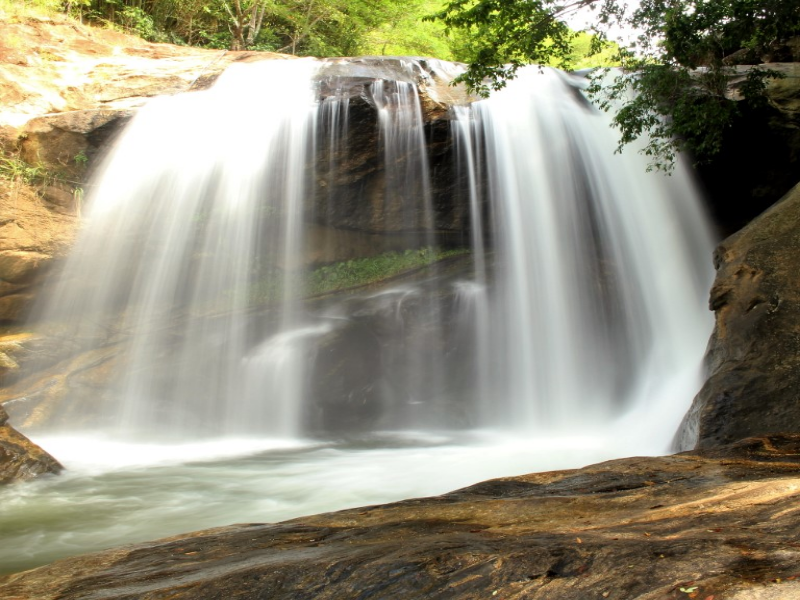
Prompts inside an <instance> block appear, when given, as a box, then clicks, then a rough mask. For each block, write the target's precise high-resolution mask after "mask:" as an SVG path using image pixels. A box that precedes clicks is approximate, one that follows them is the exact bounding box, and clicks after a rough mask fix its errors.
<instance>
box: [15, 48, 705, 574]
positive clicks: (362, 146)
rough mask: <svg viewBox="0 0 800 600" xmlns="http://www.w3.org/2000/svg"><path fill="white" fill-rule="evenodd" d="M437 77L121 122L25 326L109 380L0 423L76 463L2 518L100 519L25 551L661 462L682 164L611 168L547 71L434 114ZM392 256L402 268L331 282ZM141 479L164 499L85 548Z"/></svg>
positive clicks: (208, 95)
mask: <svg viewBox="0 0 800 600" xmlns="http://www.w3.org/2000/svg"><path fill="white" fill-rule="evenodd" d="M432 64H433V63H429V64H428V65H427V67H426V65H425V64H424V63H420V62H417V61H411V60H405V59H404V60H397V59H395V60H394V61H387V62H386V63H381V62H380V61H373V62H372V63H371V64H370V65H366V66H365V64H364V63H362V62H359V61H351V63H347V62H346V61H331V62H321V61H314V60H292V61H268V62H263V63H255V64H249V65H238V66H237V67H235V68H231V69H229V70H228V72H226V73H225V75H224V76H223V77H221V78H220V80H219V81H218V82H217V84H216V85H215V86H214V87H213V88H212V89H210V90H208V91H203V92H195V93H191V94H186V95H183V96H179V97H174V98H166V99H157V100H154V101H152V102H151V103H150V104H148V106H147V107H145V108H144V109H142V110H141V111H140V112H139V114H138V115H137V116H136V118H135V119H134V120H133V121H132V123H131V124H130V126H129V127H128V129H127V131H126V132H125V134H124V136H123V137H122V138H121V139H120V140H119V142H118V143H117V145H116V146H115V148H114V149H113V151H112V152H111V153H110V154H109V156H108V157H107V159H106V160H105V162H104V164H103V166H102V168H101V169H100V171H99V173H98V176H97V179H96V181H95V184H94V186H93V190H92V192H91V195H90V198H89V199H88V202H87V224H86V228H85V230H84V231H83V232H82V234H81V237H80V240H79V242H78V244H77V245H76V248H75V250H74V252H73V255H72V256H71V257H70V259H69V261H68V262H67V264H66V265H65V267H64V269H63V271H62V273H61V274H60V276H59V277H58V280H57V281H56V282H54V284H53V285H52V287H51V288H50V290H49V291H48V292H47V302H46V304H45V305H44V306H42V307H40V310H39V311H38V313H37V321H38V322H40V323H41V326H42V328H43V329H44V328H45V327H49V328H50V329H49V330H48V331H51V332H53V333H51V335H52V336H54V337H59V338H61V339H64V340H67V341H68V343H69V346H70V350H71V351H72V352H73V353H76V352H77V353H80V352H82V353H83V355H84V356H85V357H87V358H86V359H85V360H84V362H82V363H81V362H79V363H78V364H79V366H80V368H81V370H84V367H86V368H95V367H97V366H98V365H101V366H102V369H101V371H100V374H99V375H98V378H97V379H91V380H90V383H91V385H90V386H88V387H87V386H86V385H84V386H83V387H80V386H78V387H74V388H69V386H67V388H66V389H65V390H62V391H63V393H62V395H61V397H59V398H58V399H57V402H56V401H54V400H52V398H53V395H52V394H51V393H50V392H48V393H47V394H40V395H39V396H35V395H34V394H32V395H31V399H30V401H31V402H37V401H39V402H40V403H39V405H37V406H35V407H34V408H30V407H28V408H25V410H20V409H19V408H17V404H19V405H22V406H23V407H24V405H25V404H26V402H25V401H22V400H21V401H20V402H19V403H15V405H14V406H9V410H10V412H12V416H13V414H14V410H18V411H19V414H23V413H24V412H26V411H27V412H30V413H33V414H34V415H35V416H37V417H39V418H42V419H43V420H44V423H43V424H41V425H40V426H39V429H38V430H37V429H31V430H30V431H31V432H33V434H34V435H33V437H34V439H35V440H36V441H39V443H41V444H42V445H43V446H45V448H47V449H49V450H50V451H51V452H52V453H54V454H55V455H56V456H57V457H58V458H60V459H61V460H62V461H64V462H65V463H66V465H67V467H68V468H70V470H69V471H68V472H67V474H66V475H64V476H62V477H60V478H58V479H53V480H44V481H43V482H35V483H32V484H26V485H25V486H16V487H15V490H14V491H9V492H4V493H7V494H10V496H9V497H8V498H5V497H4V499H3V500H2V501H0V506H3V507H4V508H3V510H5V511H10V512H7V513H6V514H5V515H3V514H2V513H0V525H4V524H9V523H12V522H14V523H19V522H25V519H26V515H34V517H31V518H32V519H34V518H35V515H36V514H37V513H38V512H39V511H41V510H50V509H51V508H53V506H52V505H51V504H48V502H55V500H53V498H55V497H58V498H59V499H60V500H59V502H62V503H63V502H65V498H69V499H70V500H68V501H67V502H74V503H75V505H76V506H77V505H79V506H94V507H95V510H94V511H93V512H94V514H95V515H96V516H98V517H97V518H99V519H100V522H98V523H93V524H92V525H81V526H80V527H81V528H80V530H77V529H75V527H76V526H75V525H74V524H73V523H72V522H70V523H66V522H62V523H60V524H59V525H56V526H53V529H52V530H47V531H43V530H42V529H41V528H40V529H37V531H38V532H39V533H38V534H36V535H40V536H44V537H45V538H46V539H47V540H48V543H46V544H38V545H39V546H47V547H48V548H49V551H50V552H52V553H51V554H42V555H39V554H36V552H37V551H33V550H31V554H32V555H35V558H33V559H31V560H32V561H34V562H36V561H41V560H47V559H52V558H54V557H55V556H58V555H63V554H66V553H70V552H74V551H75V550H72V549H69V548H67V549H65V548H64V545H67V546H68V545H69V544H70V543H72V542H67V541H65V540H67V539H69V540H74V539H83V538H85V540H84V541H80V542H78V545H79V550H88V549H91V548H97V547H102V546H104V545H109V544H110V543H121V542H122V541H125V540H129V541H133V540H136V539H145V538H148V537H155V536H157V535H165V534H167V533H172V532H177V531H181V530H187V529H191V528H200V527H204V526H210V525H219V524H223V523H224V522H226V521H228V522H229V521H245V520H248V521H253V520H278V519H282V518H288V517H291V516H297V515H299V514H302V513H307V512H315V511H320V510H330V509H334V508H341V507H345V506H354V505H360V504H367V503H374V502H380V501H387V500H391V499H396V498H402V497H408V496H412V495H422V494H430V493H438V492H444V491H446V490H448V489H452V488H455V487H458V486H460V485H466V484H469V483H472V482H475V481H477V480H480V479H484V478H488V477H491V476H500V475H511V474H515V473H519V472H524V471H532V470H541V469H552V468H561V467H569V466H577V465H579V464H585V463H588V462H591V461H592V460H598V459H604V458H611V457H614V456H620V455H624V454H631V453H637V454H646V453H647V454H653V453H660V452H665V451H667V450H668V446H669V441H670V439H671V437H672V435H673V434H674V431H675V429H676V427H677V425H678V423H679V421H680V418H681V416H682V413H683V412H684V411H685V409H686V408H687V407H688V405H689V403H690V401H691V398H692V396H693V394H694V392H695V391H696V389H697V388H698V387H699V375H700V373H699V371H700V369H699V366H700V360H701V356H702V353H703V350H704V347H705V343H706V339H707V336H708V333H709V331H710V326H711V323H710V318H709V316H708V315H707V314H706V311H705V307H704V298H705V295H706V291H707V287H708V285H709V283H710V279H711V273H710V265H708V263H709V262H710V261H709V257H710V250H711V241H710V236H709V233H708V228H707V224H706V222H705V218H704V216H703V214H702V210H701V209H700V208H699V203H698V200H697V198H696V195H695V192H694V190H693V188H692V185H691V183H690V182H689V181H688V179H687V175H686V174H685V173H684V172H683V171H682V168H681V167H679V168H678V171H677V173H676V174H675V175H673V176H672V177H663V176H661V175H657V174H648V173H646V172H645V170H646V169H645V167H646V164H645V162H644V159H642V158H641V157H639V156H638V155H637V154H636V153H635V152H633V151H631V150H627V151H626V152H625V153H624V154H622V155H615V154H614V148H615V145H616V141H615V135H614V132H613V131H612V130H611V129H610V128H609V124H608V119H607V118H606V116H605V115H603V114H601V113H599V112H597V111H596V110H594V109H592V108H591V106H590V105H589V104H588V103H587V102H586V100H585V99H584V98H583V96H582V95H581V92H580V86H581V83H580V81H581V80H580V79H579V78H575V77H571V76H568V75H565V74H563V73H559V72H556V71H551V70H544V71H543V72H541V73H540V72H539V71H538V70H536V69H534V70H532V71H531V72H525V73H523V74H522V76H521V77H520V78H519V80H517V81H515V82H512V83H511V84H509V86H508V87H507V88H506V89H505V90H503V91H502V92H500V93H497V94H495V95H493V96H492V97H491V98H490V99H487V100H482V101H479V102H473V103H471V104H470V103H468V102H463V103H461V104H460V105H457V106H453V107H451V108H450V109H449V112H447V111H445V110H444V109H442V108H441V107H440V108H439V109H438V113H437V117H436V118H437V119H439V120H438V121H436V120H434V121H433V122H426V120H425V119H426V117H425V116H424V115H423V111H422V100H421V99H420V97H419V95H418V91H417V85H415V84H414V85H412V82H417V81H420V80H422V85H423V87H425V86H428V85H432V84H433V83H434V82H435V80H436V79H437V78H441V77H442V72H443V70H444V67H442V68H441V69H432V68H431V69H430V70H428V67H430V66H431V65H432ZM385 65H390V66H391V68H389V66H385ZM433 66H436V65H435V64H434V65H433ZM440 66H441V65H440ZM387 73H392V76H389V75H387ZM276 82H280V83H279V88H278V85H277V84H276ZM437 123H438V128H437ZM448 123H449V126H448V125H447V124H448ZM442 124H444V127H441V125H442ZM443 131H444V132H445V135H444V137H442V132H443ZM436 136H439V137H436ZM434 138H436V139H434ZM431 148H433V149H434V150H431ZM444 179H447V181H446V182H444V183H443V180H444ZM437 248H438V250H437ZM441 249H447V250H448V251H450V254H448V255H447V256H448V257H449V258H446V259H443V260H439V261H434V262H433V264H429V263H431V258H432V257H437V256H439V254H437V252H439V251H440V250H441ZM388 250H392V251H395V254H392V255H390V256H389V258H388V259H386V260H387V261H388V262H390V263H391V262H392V261H394V262H400V261H401V260H405V259H407V258H413V259H415V260H416V261H417V262H414V263H413V264H414V265H415V266H414V268H413V269H412V270H411V271H408V272H405V273H404V274H402V275H401V276H398V277H395V278H390V279H389V280H388V281H382V282H378V283H376V282H374V281H373V282H371V283H368V284H364V282H363V281H360V280H359V281H356V282H352V283H347V282H348V280H347V279H345V283H346V285H344V286H339V287H340V288H341V287H346V288H347V289H345V290H341V289H340V290H339V291H338V292H334V291H332V290H331V288H329V287H328V288H326V287H325V285H327V284H328V283H330V279H331V277H333V276H334V275H338V274H340V272H349V271H348V269H350V268H351V267H352V266H353V265H354V262H353V261H357V260H361V259H364V258H366V259H369V257H372V258H373V259H375V260H376V261H377V258H375V257H376V255H378V258H380V257H381V256H384V257H385V256H387V255H384V254H383V253H384V252H386V251H388ZM420 261H421V262H420ZM359 264H362V263H359ZM363 264H371V263H368V262H367V263H363ZM381 264H383V263H381ZM377 279H382V278H381V277H380V276H378V277H377ZM348 285H349V286H350V287H347V286H348ZM64 364H66V363H62V364H61V365H57V366H56V367H48V368H50V369H51V371H50V372H51V373H52V372H53V370H52V369H55V370H56V371H57V370H58V369H63V368H65V367H64ZM43 368H44V367H43ZM69 379H70V378H67V380H69ZM73 379H75V381H76V384H75V385H76V386H77V384H78V383H80V382H81V381H83V379H81V378H80V377H76V378H73ZM98 382H99V383H98ZM47 385H49V384H47ZM87 390H89V391H91V393H88V392H87ZM88 396H91V398H87V397H88ZM40 397H41V398H45V400H41V399H40V400H37V398H40ZM89 400H91V402H88V401H89ZM87 402H88V403H87ZM87 407H88V408H87ZM12 409H14V410H12ZM89 413H90V414H89ZM89 416H90V417H91V418H88V417H89ZM78 424H80V425H78ZM24 429H25V428H24V427H23V430H24ZM81 429H82V430H84V431H83V432H82V433H81V434H80V435H79V436H78V437H76V435H77V434H75V433H74V432H75V431H78V430H81ZM86 430H93V431H94V433H91V434H90V433H86ZM37 431H38V433H37ZM57 431H60V433H61V437H57V436H53V435H51V434H52V433H53V432H57ZM97 432H100V434H102V433H103V432H105V433H106V434H109V435H110V436H112V439H108V437H106V438H102V437H98V435H99V434H98V433H97ZM37 436H38V437H37ZM92 436H94V437H92ZM131 451H132V452H133V453H134V454H135V455H136V458H130V455H129V454H126V453H128V452H131ZM87 454H88V455H89V456H88V457H87ZM232 456H240V458H238V459H233V458H231V457H232ZM192 461H194V462H192ZM145 465H149V468H148V469H147V470H146V471H145V470H142V469H141V468H140V467H143V466H145ZM401 474H406V475H405V476H403V475H401ZM87 477H88V478H89V479H87ZM148 478H153V479H148ZM87 481H90V482H91V485H87ZM245 481H246V482H247V485H246V486H244V487H243V482H245ZM154 482H160V483H154ZM37 486H38V487H37ZM132 487H135V488H136V489H137V490H139V489H150V490H154V491H152V492H151V493H154V494H156V495H154V496H152V497H146V496H142V499H141V503H140V505H137V506H131V503H130V502H127V503H122V502H120V503H119V504H120V506H121V507H122V508H121V510H124V511H125V514H126V515H127V519H128V520H130V521H131V523H132V525H131V527H130V528H129V529H128V530H126V531H125V532H121V533H120V532H116V533H115V534H114V535H113V538H110V539H109V540H108V541H104V540H105V538H103V537H97V536H98V534H97V533H96V532H98V531H105V529H106V528H107V527H108V524H107V523H108V522H109V521H112V520H113V521H114V522H115V523H118V521H119V519H118V515H119V514H120V513H118V512H115V509H114V508H113V507H110V506H109V505H108V504H103V505H100V504H99V502H100V500H99V498H109V497H111V498H113V497H115V494H123V495H124V494H128V495H130V490H131V489H132ZM87 489H88V490H100V491H99V492H96V493H91V492H90V491H87ZM167 489H168V490H169V492H167V491H166V490H167ZM139 493H142V494H144V492H139ZM48 498H50V500H48ZM187 498H202V503H201V504H202V507H200V506H199V505H198V504H196V503H195V504H193V503H191V502H188V501H187ZM128 499H129V500H130V498H128ZM111 504H114V503H113V502H112V503H111ZM153 505H156V506H161V507H167V508H163V514H159V515H155V514H154V513H153ZM43 506H44V507H46V508H42V507H43ZM9 507H10V508H9ZM47 507H49V508H47ZM169 507H174V508H169ZM53 510H55V509H53ZM14 511H17V512H14ZM26 511H28V512H26ZM186 511H189V512H190V513H192V516H191V518H190V517H189V516H186V515H187V513H186ZM89 512H92V511H91V510H90V511H89ZM103 519H106V521H103ZM142 521H147V522H151V524H152V525H151V528H150V529H148V528H142V527H141V525H140V524H141V522H142ZM117 526H119V525H117ZM8 531H12V533H11V534H9V535H10V538H9V544H6V546H7V547H9V548H15V549H17V548H20V547H30V546H31V544H30V543H29V541H27V540H29V538H30V535H31V534H30V530H29V529H25V530H19V529H18V528H17V529H13V530H12V529H8ZM22 554H24V552H23V553H22ZM0 560H2V561H3V562H6V563H8V565H9V566H8V567H7V568H8V569H13V568H16V566H17V563H16V562H15V560H19V559H16V558H11V557H10V556H5V555H2V554H0ZM29 564H31V563H26V562H24V560H23V561H22V562H20V563H19V565H24V566H27V565H29Z"/></svg>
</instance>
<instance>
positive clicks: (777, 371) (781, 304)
mask: <svg viewBox="0 0 800 600" xmlns="http://www.w3.org/2000/svg"><path fill="white" fill-rule="evenodd" d="M714 261H715V266H716V268H717V277H716V280H715V282H714V286H713V288H712V290H711V300H710V306H711V309H712V310H714V311H715V313H716V325H715V329H714V332H713V334H712V337H711V341H710V342H709V347H708V355H707V360H708V370H709V376H708V379H707V381H706V383H705V385H704V386H703V388H702V390H701V391H700V393H699V394H698V395H697V397H696V398H695V399H694V402H693V404H692V406H691V409H690V410H689V413H688V414H687V415H686V417H685V419H684V423H683V425H682V426H681V430H680V432H679V435H678V446H679V448H683V449H686V448H691V447H694V446H695V445H696V446H697V447H699V448H706V447H710V446H715V445H720V444H727V443H730V442H733V441H735V440H738V439H741V438H744V437H748V436H752V435H764V434H769V433H774V432H780V431H800V280H799V279H798V277H797V273H798V271H799V270H800V185H798V186H796V187H794V188H793V189H792V190H791V192H790V193H789V194H787V195H786V196H785V197H784V198H783V199H782V200H781V201H780V202H779V203H778V204H776V205H775V206H773V207H772V208H771V209H769V210H768V211H767V212H765V213H764V214H763V215H761V216H760V217H759V218H757V219H756V220H754V221H753V222H752V223H750V224H749V225H748V226H747V227H745V228H744V229H743V230H742V231H740V232H738V233H736V234H735V235H732V236H731V237H729V238H727V239H726V240H725V241H723V242H722V243H721V244H720V245H719V247H718V248H717V250H716V252H715V256H714Z"/></svg>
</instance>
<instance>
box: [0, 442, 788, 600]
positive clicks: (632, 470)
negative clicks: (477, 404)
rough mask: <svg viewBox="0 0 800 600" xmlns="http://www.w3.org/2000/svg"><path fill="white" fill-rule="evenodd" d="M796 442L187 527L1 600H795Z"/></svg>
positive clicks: (11, 590)
mask: <svg viewBox="0 0 800 600" xmlns="http://www.w3.org/2000/svg"><path fill="white" fill-rule="evenodd" d="M799 495H800V436H797V435H795V436H776V437H772V438H759V439H749V440H745V441H743V442H741V443H739V444H737V445H734V446H729V447H726V448H722V449H717V450H715V451H708V452H694V453H687V454H683V455H677V456H669V457H663V458H629V459H623V460H616V461H611V462H606V463H601V464H598V465H593V466H590V467H586V468H584V469H577V470H570V471H558V472H551V473H540V474H534V475H525V476H521V477H512V478H506V479H498V480H494V481H488V482H484V483H480V484H478V485H475V486H472V487H469V488H465V489H463V490H459V491H456V492H452V493H450V494H445V495H443V496H438V497H433V498H424V499H417V500H408V501H405V502H398V503H394V504H387V505H383V506H373V507H368V508H362V509H355V510H347V511H342V512H338V513H330V514H324V515H318V516H313V517H306V518H301V519H295V520H292V521H287V522H285V523H280V524H276V525H268V524H247V525H235V526H231V527H225V528H220V529H212V530H207V531H201V532H197V533H193V534H188V535H184V536H178V537H174V538H169V539H165V540H160V541H156V542H150V543H146V544H138V545H133V546H127V547H124V548H118V549H114V550H109V551H106V552H101V553H98V554H92V555H86V556H79V557H74V558H69V559H66V560H62V561H59V562H56V563H53V564H52V565H49V566H46V567H42V568H39V569H35V570H32V571H27V572H24V573H20V574H15V575H10V576H6V577H5V578H2V579H0V595H2V597H4V598H7V599H9V600H11V599H14V600H23V599H26V600H27V599H33V598H36V599H37V600H47V599H55V598H59V599H61V600H69V599H78V598H81V599H88V598H92V599H94V600H100V599H112V598H113V599H123V598H124V599H130V600H133V599H136V600H154V599H166V598H170V599H173V600H176V599H180V598H187V599H192V600H198V599H211V598H225V599H234V598H243V599H244V598H247V599H250V598H293V599H300V598H304V599H305V598H308V599H312V598H313V599H326V598H330V599H334V598H335V599H341V598H458V599H465V598H467V599H470V598H504V599H512V598H513V599H523V598H525V599H530V600H539V599H541V600H544V599H547V600H567V599H569V600H592V599H598V600H600V599H603V598H608V599H611V600H620V599H625V600H677V599H688V598H698V599H700V600H709V599H710V598H713V599H714V600H756V599H759V598H762V599H766V598H771V599H775V600H789V599H790V598H797V597H800V544H798V539H800V519H798V499H799V498H798V496H799Z"/></svg>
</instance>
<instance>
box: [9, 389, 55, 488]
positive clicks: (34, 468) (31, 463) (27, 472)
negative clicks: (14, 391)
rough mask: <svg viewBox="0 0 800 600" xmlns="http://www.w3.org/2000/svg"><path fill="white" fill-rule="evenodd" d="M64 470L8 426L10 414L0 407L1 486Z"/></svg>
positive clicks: (45, 453) (50, 457)
mask: <svg viewBox="0 0 800 600" xmlns="http://www.w3.org/2000/svg"><path fill="white" fill-rule="evenodd" d="M62 469H63V467H62V466H61V465H60V464H59V463H58V461H57V460H56V459H54V458H53V457H52V456H50V455H49V454H48V453H47V452H45V451H44V450H42V449H41V448H40V447H39V446H37V445H36V444H34V443H33V442H31V441H30V440H29V439H28V438H26V437H25V436H24V435H22V434H21V433H19V432H18V431H17V430H16V429H14V428H13V427H11V426H10V425H9V424H8V414H7V413H6V411H5V410H4V409H3V406H2V405H0V484H5V483H11V482H13V481H21V480H23V479H32V478H34V477H38V476H39V475H43V474H45V473H59V472H60V471H61V470H62Z"/></svg>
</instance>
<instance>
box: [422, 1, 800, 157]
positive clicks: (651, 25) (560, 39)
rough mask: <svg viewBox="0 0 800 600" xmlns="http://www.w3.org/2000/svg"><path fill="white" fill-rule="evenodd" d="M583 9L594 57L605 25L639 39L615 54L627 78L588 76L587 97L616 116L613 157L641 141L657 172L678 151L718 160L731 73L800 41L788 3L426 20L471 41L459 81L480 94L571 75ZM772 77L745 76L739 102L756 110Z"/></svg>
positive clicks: (561, 5) (473, 7)
mask: <svg viewBox="0 0 800 600" xmlns="http://www.w3.org/2000/svg"><path fill="white" fill-rule="evenodd" d="M581 9H584V10H593V11H594V20H593V25H592V26H591V27H590V28H589V29H590V31H591V32H592V33H593V34H594V35H595V42H594V47H595V49H599V48H600V46H601V45H602V43H603V42H604V41H605V40H606V39H607V37H608V32H609V29H610V27H611V26H612V25H615V24H621V25H624V26H627V27H631V28H634V29H635V30H637V31H639V36H638V39H637V41H635V42H634V43H633V44H632V46H631V47H629V48H621V49H620V50H621V51H620V53H619V61H620V63H621V65H622V66H623V68H624V69H625V73H623V74H622V75H618V76H616V77H612V78H611V79H609V78H608V77H607V76H606V75H605V74H603V73H598V74H596V75H595V76H594V77H593V81H592V85H591V87H590V95H591V97H592V98H593V100H594V101H595V102H596V103H597V104H598V105H599V106H601V107H602V108H604V109H606V110H610V109H612V107H613V108H614V109H615V110H616V113H615V116H614V123H615V125H616V126H617V127H618V128H619V129H620V132H621V136H620V149H621V148H622V146H624V145H625V144H627V143H629V142H631V141H633V140H634V139H637V138H640V137H642V136H645V137H646V139H647V140H648V141H647V145H646V147H645V149H644V152H645V153H646V154H648V155H649V156H650V157H651V159H652V161H651V167H655V168H661V169H665V170H669V169H670V168H671V166H672V164H673V160H674V157H675V154H676V152H678V151H679V150H683V149H687V150H690V151H692V152H693V153H694V154H695V157H696V158H697V159H698V160H706V159H708V158H710V157H711V156H713V155H714V154H715V153H716V152H718V151H719V149H720V145H721V140H722V135H723V131H724V129H725V128H726V127H728V126H729V125H730V123H731V122H732V120H733V119H734V117H735V115H736V113H737V111H738V110H739V107H738V105H737V104H736V103H735V102H733V101H732V100H729V99H728V98H726V87H727V81H728V76H729V74H730V72H731V71H732V68H733V67H732V65H733V64H734V63H735V62H750V63H753V64H757V63H758V62H759V61H760V59H761V58H762V57H763V56H765V55H767V54H769V53H770V52H774V51H775V50H776V49H777V48H778V47H780V45H781V44H785V43H786V42H787V41H788V40H789V39H790V38H791V37H793V36H796V35H798V34H800V4H799V3H797V2H795V1H787V0H642V1H641V3H640V5H639V7H638V8H636V9H635V10H633V11H627V10H626V9H625V6H624V5H621V4H619V3H618V2H617V0H571V1H569V0H567V1H566V2H564V1H563V0H452V1H450V2H449V3H448V4H447V5H446V6H445V7H444V8H443V9H442V10H441V11H439V12H438V13H437V14H435V15H434V16H433V18H434V19H437V20H440V21H442V22H444V23H445V25H446V26H447V27H448V28H450V29H451V30H456V31H462V32H467V33H469V34H470V35H472V40H473V42H472V43H473V48H472V49H471V51H472V56H471V59H470V68H469V70H468V71H467V73H466V74H465V75H464V76H463V77H462V80H463V81H464V82H466V83H467V84H468V85H469V86H470V87H471V88H473V89H475V90H477V91H478V92H480V93H486V92H487V91H488V90H489V89H491V88H499V87H502V86H503V85H504V83H505V80H506V79H508V78H509V77H513V76H514V74H515V72H516V70H517V69H518V68H519V67H520V66H521V65H522V64H525V63H529V62H535V63H540V64H553V63H554V62H555V63H556V64H559V65H563V66H569V64H570V57H569V42H570V41H571V40H572V39H573V37H574V34H573V33H572V32H571V31H570V30H569V28H568V27H567V25H566V23H565V19H566V18H567V17H568V16H569V15H570V14H572V13H574V12H576V11H578V10H581ZM700 68H702V69H700ZM775 76H776V75H775V73H774V72H772V71H769V70H767V69H761V68H758V67H756V68H752V69H751V70H750V71H749V74H748V77H747V81H746V82H745V84H744V85H743V86H742V88H741V91H742V93H743V95H744V98H745V102H746V103H750V104H751V105H758V104H759V103H763V102H764V92H765V89H766V83H767V80H768V79H769V78H770V77H775ZM631 90H633V92H635V93H634V94H630V91H631Z"/></svg>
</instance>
